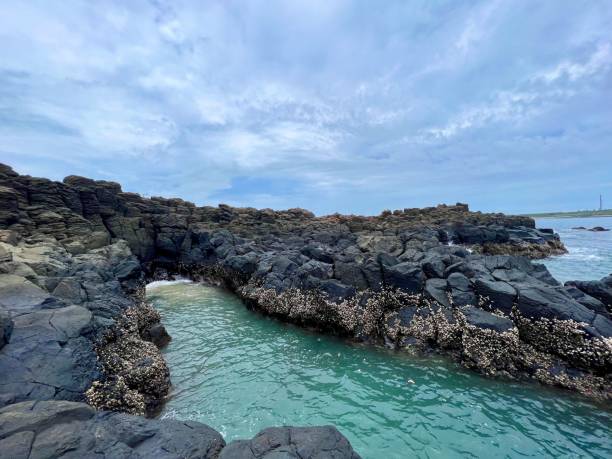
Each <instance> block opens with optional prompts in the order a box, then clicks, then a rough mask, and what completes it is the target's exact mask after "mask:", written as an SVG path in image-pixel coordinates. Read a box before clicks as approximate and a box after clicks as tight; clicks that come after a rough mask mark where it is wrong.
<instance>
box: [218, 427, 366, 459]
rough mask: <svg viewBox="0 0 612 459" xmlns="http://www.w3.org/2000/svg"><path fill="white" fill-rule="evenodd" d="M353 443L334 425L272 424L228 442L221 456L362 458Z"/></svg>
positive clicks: (223, 458) (237, 458) (229, 458)
mask: <svg viewBox="0 0 612 459" xmlns="http://www.w3.org/2000/svg"><path fill="white" fill-rule="evenodd" d="M359 457H360V456H359V455H358V454H357V453H356V452H355V451H353V448H352V447H351V445H350V443H349V442H348V440H347V439H346V438H344V436H342V434H341V433H340V432H338V430H337V429H336V428H335V427H333V426H324V427H272V428H269V429H265V430H262V431H261V432H259V433H258V434H257V435H256V436H255V437H253V438H252V439H251V440H236V441H233V442H231V443H229V444H228V445H227V446H226V447H225V448H224V449H223V450H222V451H221V455H220V456H219V459H273V458H287V459H289V458H296V459H297V458H301V459H317V458H321V459H323V458H334V459H359Z"/></svg>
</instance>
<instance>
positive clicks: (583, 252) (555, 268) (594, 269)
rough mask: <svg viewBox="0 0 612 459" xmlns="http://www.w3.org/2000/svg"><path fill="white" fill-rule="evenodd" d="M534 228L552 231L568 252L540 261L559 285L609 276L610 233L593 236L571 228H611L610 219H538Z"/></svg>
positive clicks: (610, 264) (610, 260)
mask: <svg viewBox="0 0 612 459" xmlns="http://www.w3.org/2000/svg"><path fill="white" fill-rule="evenodd" d="M536 225H537V227H538V228H554V230H555V231H556V232H558V233H559V235H560V236H561V240H562V241H563V243H564V244H565V246H566V247H567V249H568V251H569V253H568V254H566V255H561V256H558V257H551V258H549V259H546V260H543V261H542V262H543V263H544V264H545V265H546V266H547V267H548V269H549V271H550V272H551V273H552V275H553V276H555V278H557V279H558V280H560V281H561V282H565V281H568V280H592V279H601V278H602V277H604V276H607V275H608V274H611V273H612V231H606V232H601V233H595V232H592V231H584V230H575V229H572V228H575V227H577V226H584V227H585V228H593V227H594V226H603V227H604V228H610V229H612V217H594V218H538V219H536Z"/></svg>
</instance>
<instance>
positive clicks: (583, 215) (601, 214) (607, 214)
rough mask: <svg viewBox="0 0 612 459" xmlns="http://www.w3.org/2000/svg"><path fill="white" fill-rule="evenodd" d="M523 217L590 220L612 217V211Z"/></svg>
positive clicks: (555, 213)
mask: <svg viewBox="0 0 612 459" xmlns="http://www.w3.org/2000/svg"><path fill="white" fill-rule="evenodd" d="M521 216H523V217H531V218H590V217H612V209H603V210H577V211H573V212H543V213H539V214H522V215H521Z"/></svg>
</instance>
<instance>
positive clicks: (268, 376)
mask: <svg viewBox="0 0 612 459" xmlns="http://www.w3.org/2000/svg"><path fill="white" fill-rule="evenodd" d="M148 297H149V298H150V299H151V300H152V301H153V303H154V304H155V307H156V308H157V309H158V311H159V312H160V313H161V315H162V318H163V323H164V325H165V326H166V328H167V329H168V332H169V333H170V335H172V337H173V340H172V342H171V343H170V344H169V345H168V347H167V348H166V349H165V350H164V355H165V358H166V359H167V361H168V364H169V366H170V370H171V375H172V382H173V388H172V393H171V396H170V398H169V400H168V403H167V404H166V406H165V408H164V411H163V412H162V414H161V417H164V418H176V419H183V420H186V419H190V420H196V421H200V422H203V423H206V424H208V425H210V426H211V427H213V428H215V429H217V430H218V431H220V432H221V433H222V434H223V436H224V437H225V439H226V440H227V441H231V440H234V439H238V438H250V437H252V436H253V435H255V434H256V433H257V432H259V431H260V430H261V429H263V428H265V427H269V426H275V425H276V426H278V425H323V424H334V425H335V426H337V427H338V429H340V431H341V432H342V433H343V434H344V435H345V436H346V437H347V438H348V439H349V440H350V442H351V444H352V445H353V447H354V448H355V450H356V451H357V452H358V453H359V454H361V455H362V457H363V458H364V459H377V458H387V459H391V458H408V457H439V458H449V457H486V458H492V457H511V458H519V457H521V458H523V457H598V458H610V457H612V440H611V434H612V431H611V429H612V411H610V410H609V406H608V408H606V406H604V405H598V404H595V403H592V402H590V401H587V400H584V399H582V398H580V397H578V396H574V395H572V394H570V393H567V392H563V391H557V390H555V389H549V388H543V387H539V386H537V385H535V384H518V383H509V382H507V381H496V380H490V379H485V378H483V377H480V376H478V375H476V374H473V373H470V372H468V371H466V370H463V369H461V368H460V367H458V366H457V365H454V364H452V363H450V362H448V361H447V360H445V359H443V358H436V357H434V358H429V357H428V358H416V357H413V356H409V355H406V354H403V353H396V352H392V351H386V350H384V349H378V348H373V347H371V346H361V345H352V344H347V343H345V342H343V341H341V340H338V339H334V338H330V337H326V336H321V335H317V334H314V333H310V332H308V331H305V330H302V329H299V328H296V327H293V326H290V325H286V324H282V323H280V322H278V321H275V320H272V319H269V318H267V317H264V316H262V315H260V314H257V313H255V312H252V311H249V310H248V309H246V308H245V307H244V305H243V304H242V303H241V302H240V300H238V299H237V298H236V297H235V296H233V295H231V294H230V293H228V292H225V291H223V290H220V289H217V288H214V287H208V286H204V285H199V284H193V283H155V284H153V285H150V286H149V288H148Z"/></svg>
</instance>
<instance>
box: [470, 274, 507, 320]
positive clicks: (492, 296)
mask: <svg viewBox="0 0 612 459" xmlns="http://www.w3.org/2000/svg"><path fill="white" fill-rule="evenodd" d="M474 286H475V287H476V292H477V293H478V294H479V295H480V296H483V297H486V298H488V299H489V301H490V304H491V305H492V307H494V308H496V309H500V310H502V311H504V312H506V313H510V311H511V309H512V305H513V304H514V301H515V299H516V296H517V292H516V289H515V288H514V287H512V286H511V285H510V284H508V283H506V282H501V281H490V280H486V279H476V280H475V281H474Z"/></svg>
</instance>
